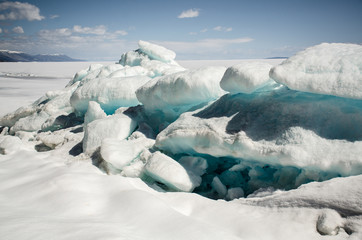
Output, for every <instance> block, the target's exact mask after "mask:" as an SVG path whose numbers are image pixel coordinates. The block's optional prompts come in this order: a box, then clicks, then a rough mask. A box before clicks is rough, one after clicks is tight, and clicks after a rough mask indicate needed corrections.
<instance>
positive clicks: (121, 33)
mask: <svg viewBox="0 0 362 240" xmlns="http://www.w3.org/2000/svg"><path fill="white" fill-rule="evenodd" d="M114 33H115V34H117V35H121V36H126V35H128V32H126V31H124V30H118V31H115V32H114Z"/></svg>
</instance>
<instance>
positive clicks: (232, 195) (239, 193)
mask: <svg viewBox="0 0 362 240" xmlns="http://www.w3.org/2000/svg"><path fill="white" fill-rule="evenodd" d="M242 197H244V190H243V189H242V188H240V187H236V188H229V189H228V192H227V194H226V199H227V200H233V199H237V198H242Z"/></svg>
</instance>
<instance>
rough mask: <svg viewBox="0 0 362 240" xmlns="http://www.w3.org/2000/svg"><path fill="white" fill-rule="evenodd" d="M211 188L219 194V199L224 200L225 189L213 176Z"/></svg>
mask: <svg viewBox="0 0 362 240" xmlns="http://www.w3.org/2000/svg"><path fill="white" fill-rule="evenodd" d="M211 187H212V188H213V189H214V190H215V191H216V192H217V193H218V194H219V197H220V198H224V197H225V196H226V194H227V189H226V187H225V185H224V184H222V182H221V181H220V179H219V178H218V177H217V176H215V177H214V179H213V180H212V182H211Z"/></svg>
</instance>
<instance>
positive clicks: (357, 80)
mask: <svg viewBox="0 0 362 240" xmlns="http://www.w3.org/2000/svg"><path fill="white" fill-rule="evenodd" d="M270 77H271V78H272V79H274V80H275V81H277V82H279V83H281V84H284V85H286V86H288V87H289V88H291V89H294V90H298V91H304V92H311V93H319V94H327V95H334V96H339V97H346V98H355V99H362V46H361V45H357V44H344V43H322V44H320V45H317V46H313V47H310V48H307V49H305V50H304V51H301V52H299V53H297V54H296V55H294V56H292V57H290V58H288V59H287V60H285V61H284V62H283V63H281V64H280V65H278V66H276V67H274V68H272V69H271V70H270Z"/></svg>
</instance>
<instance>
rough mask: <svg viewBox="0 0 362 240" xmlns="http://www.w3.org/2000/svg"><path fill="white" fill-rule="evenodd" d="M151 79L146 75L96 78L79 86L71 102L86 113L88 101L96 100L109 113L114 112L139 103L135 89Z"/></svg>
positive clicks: (78, 109) (76, 108) (75, 107)
mask: <svg viewBox="0 0 362 240" xmlns="http://www.w3.org/2000/svg"><path fill="white" fill-rule="evenodd" d="M149 80H150V78H149V77H146V76H136V77H125V78H96V79H93V80H92V81H89V82H86V83H84V84H83V85H82V86H80V87H79V88H77V90H76V91H75V92H74V93H73V95H72V96H71V98H70V103H71V105H72V106H73V107H74V109H75V110H76V111H77V112H79V113H82V114H84V113H85V112H86V111H87V109H88V102H89V101H96V102H98V103H99V104H100V105H101V107H102V109H103V110H104V111H105V112H106V113H107V114H112V113H113V112H114V111H115V110H116V109H117V108H119V107H130V106H136V105H138V104H139V102H138V100H137V98H136V94H135V91H136V90H137V89H138V88H139V87H141V86H142V85H143V84H145V83H146V82H148V81H149Z"/></svg>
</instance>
